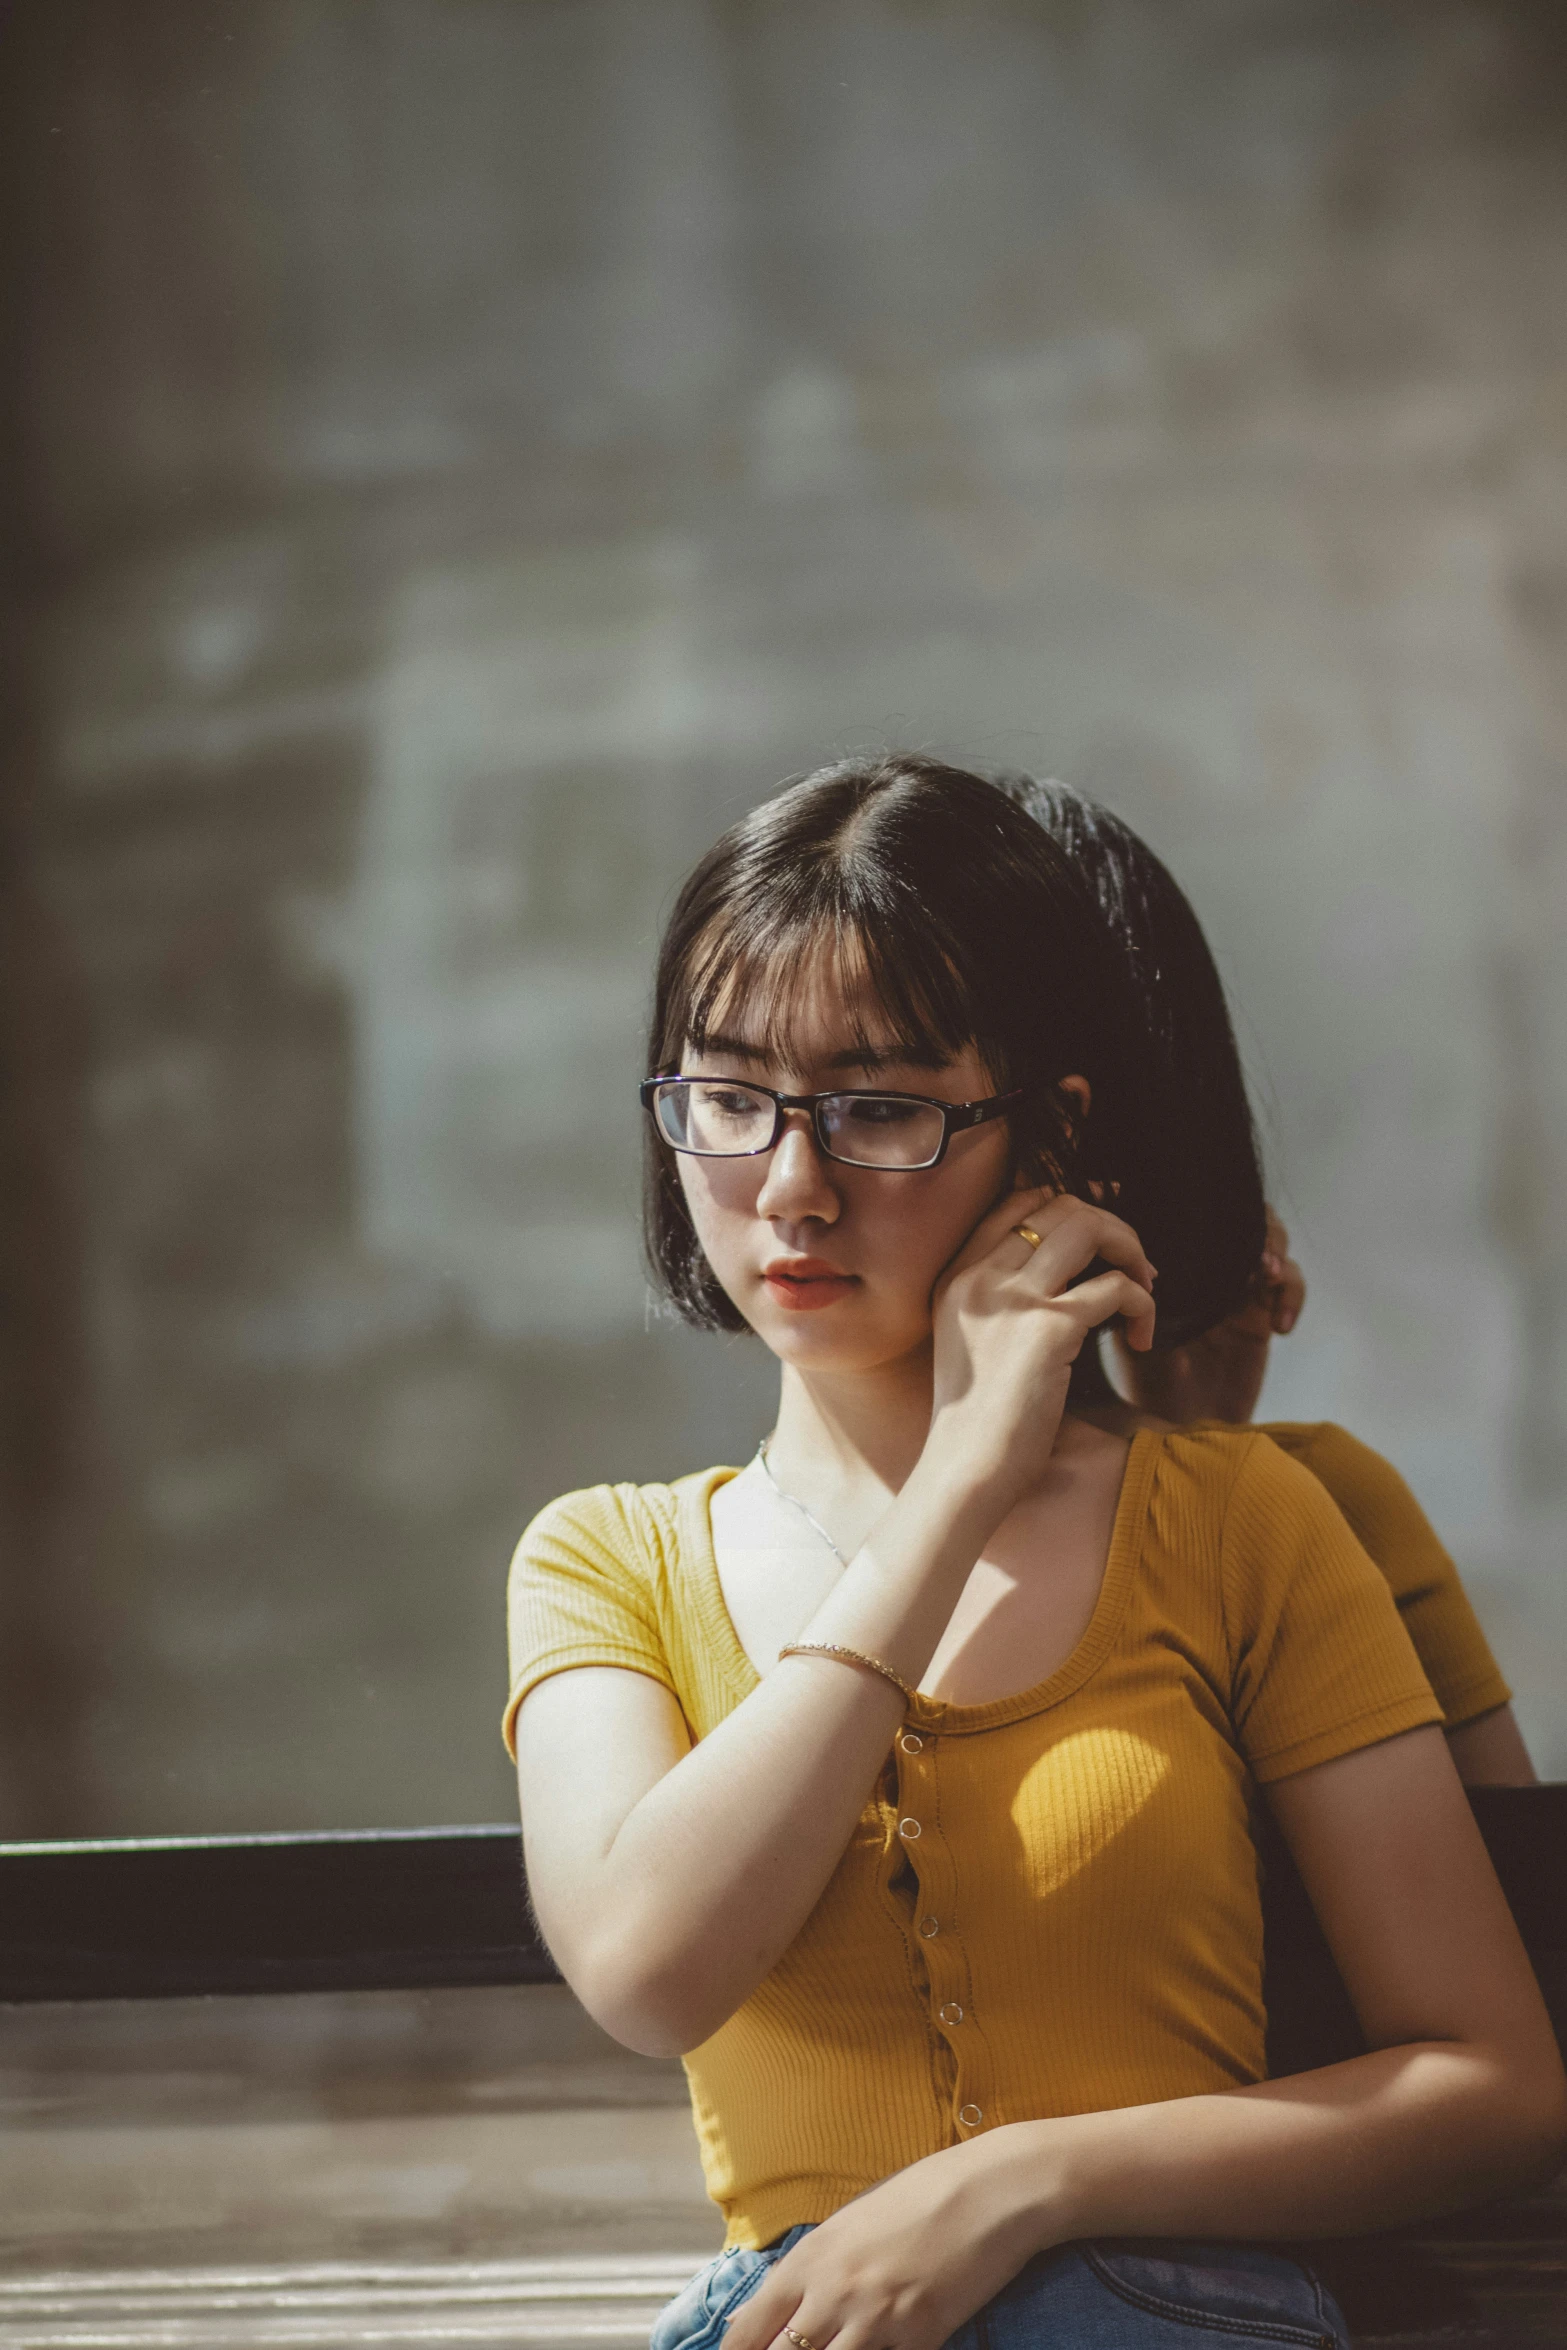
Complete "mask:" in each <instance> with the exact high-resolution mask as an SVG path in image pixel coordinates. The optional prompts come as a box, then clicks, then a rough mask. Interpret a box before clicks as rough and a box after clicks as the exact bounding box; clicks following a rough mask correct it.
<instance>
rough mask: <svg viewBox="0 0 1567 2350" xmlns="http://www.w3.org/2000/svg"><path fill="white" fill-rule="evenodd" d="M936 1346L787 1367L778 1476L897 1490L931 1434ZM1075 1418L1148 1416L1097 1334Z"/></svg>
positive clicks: (1078, 1374)
mask: <svg viewBox="0 0 1567 2350" xmlns="http://www.w3.org/2000/svg"><path fill="white" fill-rule="evenodd" d="M930 1406H931V1359H930V1352H929V1349H928V1348H927V1349H925V1350H923V1351H922V1352H920V1353H919V1354H917V1355H912V1356H909V1357H907V1358H905V1359H904V1360H903V1361H902V1362H898V1363H889V1364H886V1365H883V1366H882V1367H881V1368H879V1369H878V1370H875V1371H865V1372H857V1373H847V1374H840V1375H838V1376H833V1375H831V1374H826V1375H823V1374H820V1373H813V1372H810V1371H802V1370H800V1369H798V1368H797V1367H796V1366H795V1365H793V1364H791V1363H786V1364H785V1365H784V1367H783V1378H782V1383H781V1386H780V1389H779V1397H778V1418H777V1421H776V1423H775V1425H774V1429H773V1433H772V1435H771V1437H770V1438H769V1440H768V1446H767V1458H768V1462H769V1465H770V1466H771V1467H772V1469H773V1471H774V1473H775V1475H776V1476H777V1478H778V1480H779V1482H780V1483H781V1484H782V1485H784V1486H785V1487H786V1488H787V1487H791V1486H794V1487H800V1488H806V1489H809V1490H810V1491H811V1492H812V1493H814V1494H816V1495H818V1496H821V1497H823V1498H824V1499H825V1497H826V1495H827V1494H828V1493H830V1492H831V1491H832V1490H833V1489H834V1488H836V1489H837V1490H838V1492H839V1493H841V1494H843V1495H844V1496H845V1497H847V1495H848V1494H850V1493H852V1492H854V1491H855V1490H856V1489H858V1490H859V1491H860V1492H862V1493H863V1492H864V1491H865V1489H866V1488H870V1487H880V1488H882V1489H883V1490H884V1491H885V1492H887V1493H889V1494H893V1493H897V1492H898V1491H899V1490H900V1489H901V1487H902V1485H903V1483H904V1481H905V1479H906V1478H907V1477H908V1475H909V1472H910V1471H911V1469H912V1468H913V1467H914V1464H915V1462H916V1461H917V1460H918V1459H919V1457H920V1454H921V1452H922V1451H923V1450H924V1447H925V1439H926V1437H927V1436H928V1435H929V1433H930ZM1067 1414H1068V1416H1069V1418H1072V1419H1081V1420H1087V1421H1089V1422H1091V1423H1092V1424H1093V1425H1095V1426H1097V1427H1100V1428H1104V1429H1107V1430H1108V1431H1109V1432H1111V1433H1113V1434H1116V1435H1129V1434H1130V1433H1131V1432H1132V1430H1133V1429H1134V1428H1136V1427H1137V1426H1139V1425H1140V1424H1142V1422H1143V1419H1144V1415H1143V1414H1141V1413H1139V1412H1137V1411H1136V1410H1135V1409H1133V1408H1131V1407H1129V1406H1128V1405H1127V1404H1126V1403H1124V1402H1123V1400H1122V1399H1121V1397H1120V1396H1119V1395H1117V1393H1116V1391H1115V1389H1114V1388H1113V1387H1112V1386H1111V1384H1110V1382H1109V1380H1108V1378H1107V1377H1106V1376H1105V1371H1104V1367H1103V1365H1102V1363H1101V1362H1100V1359H1099V1350H1098V1348H1097V1346H1095V1345H1094V1344H1093V1343H1092V1341H1091V1340H1090V1342H1089V1344H1088V1345H1086V1346H1085V1347H1084V1349H1083V1352H1082V1353H1081V1354H1080V1355H1079V1357H1078V1359H1077V1362H1076V1363H1075V1364H1074V1366H1073V1370H1072V1384H1071V1388H1070V1390H1069V1393H1068V1398H1067Z"/></svg>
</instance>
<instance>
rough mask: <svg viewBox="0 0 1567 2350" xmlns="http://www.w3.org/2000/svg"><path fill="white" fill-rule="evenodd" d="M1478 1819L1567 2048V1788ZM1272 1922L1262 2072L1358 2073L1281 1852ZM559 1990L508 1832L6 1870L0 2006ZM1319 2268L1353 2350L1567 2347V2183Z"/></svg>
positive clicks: (1380, 2241)
mask: <svg viewBox="0 0 1567 2350" xmlns="http://www.w3.org/2000/svg"><path fill="white" fill-rule="evenodd" d="M1473 1801H1474V1808H1475V1813H1476V1816H1477V1818H1478V1820H1479V1823H1480V1827H1481V1830H1482V1832H1483V1834H1484V1836H1485V1839H1486V1843H1487V1845H1488V1847H1489V1848H1490V1851H1491V1855H1492V1858H1493V1860H1494V1862H1495V1864H1496V1867H1497V1871H1498V1874H1499V1875H1500V1877H1501V1880H1502V1883H1503V1885H1504V1887H1505V1889H1506V1891H1507V1895H1508V1898H1509V1900H1510V1901H1511V1903H1512V1906H1513V1911H1514V1915H1515V1916H1516V1917H1517V1919H1518V1923H1519V1926H1520V1929H1521V1931H1522V1933H1523V1936H1524V1939H1525V1941H1526V1943H1527V1944H1528V1947H1529V1951H1530V1954H1531V1957H1532V1958H1533V1961H1534V1964H1535V1968H1536V1971H1537V1973H1538V1975H1539V1977H1540V1981H1541V1984H1542V1986H1543V1988H1544V1991H1545V1995H1546V1998H1547V2001H1548V2002H1549V2004H1550V2006H1551V2011H1552V2015H1553V2019H1554V2020H1555V2022H1556V2026H1557V2030H1558V2033H1559V2034H1562V2033H1563V2032H1564V2030H1567V1786H1552V1787H1540V1788H1489V1789H1481V1790H1477V1791H1476V1792H1475V1794H1474V1797H1473ZM1264 1907H1265V1919H1266V1935H1267V1939H1266V1950H1267V1990H1268V2006H1269V2016H1270V2032H1269V2052H1270V2062H1271V2065H1272V2069H1273V2070H1274V2071H1275V2072H1277V2073H1286V2072H1295V2071H1300V2070H1303V2069H1306V2068H1307V2067H1309V2066H1311V2065H1313V2064H1319V2063H1325V2062H1329V2061H1331V2060H1333V2059H1334V2058H1336V2057H1341V2056H1345V2055H1348V2054H1352V2053H1354V2052H1355V2051H1356V2050H1357V2049H1358V2048H1359V2047H1360V2046H1361V2044H1362V2043H1361V2041H1360V2038H1359V2035H1358V2032H1357V2030H1356V2027H1355V2022H1354V2017H1353V2015H1352V2013H1351V2011H1350V2008H1349V2004H1348V2001H1347V1999H1346V1997H1345V1994H1344V1990H1343V1987H1342V1985H1341V1983H1340V1982H1339V1979H1338V1976H1337V1973H1336V1971H1335V1969H1334V1967H1333V1964H1332V1961H1331V1959H1330V1957H1329V1955H1328V1952H1327V1950H1326V1947H1325V1945H1324V1943H1323V1940H1322V1936H1321V1933H1320V1931H1319V1929H1318V1927H1317V1924H1316V1920H1315V1918H1314V1916H1313V1914H1312V1911H1311V1908H1310V1905H1309V1903H1308V1902H1307V1900H1306V1898H1305V1894H1304V1892H1303V1890H1302V1888H1301V1885H1300V1882H1299V1879H1298V1878H1297V1877H1296V1875H1295V1872H1294V1869H1293V1867H1292V1865H1291V1864H1290V1862H1289V1858H1288V1855H1287V1854H1286V1853H1285V1852H1284V1850H1283V1847H1282V1846H1281V1845H1278V1844H1276V1843H1274V1844H1271V1845H1270V1846H1269V1847H1268V1848H1267V1850H1266V1853H1265V1893H1264ZM556 1980H558V1977H557V1975H556V1971H555V1968H554V1966H553V1965H552V1963H551V1961H550V1958H549V1954H548V1952H547V1951H546V1950H545V1949H544V1947H543V1945H542V1943H541V1942H540V1941H539V1939H538V1936H537V1934H536V1933H535V1931H534V1928H533V1925H532V1921H531V1918H530V1916H529V1911H528V1905H527V1898H526V1892H525V1887H524V1883H523V1874H522V1856H521V1849H520V1839H519V1837H518V1834H517V1831H516V1830H515V1829H514V1828H509V1827H504V1828H503V1827H495V1828H486V1827H478V1828H456V1829H437V1830H411V1831H401V1832H377V1833H366V1834H348V1835H317V1836H263V1837H247V1838H215V1839H180V1840H173V1841H167V1842H164V1841H152V1842H136V1843H116V1844H78V1845H48V1846H11V1847H5V1848H0V2000H3V2001H12V2002H18V2001H36V2000H54V2001H59V2000H95V1999H129V1998H157V1997H169V1996H176V1995H180V1994H191V1993H197V1994H212V1993H225V1992H228V1993H240V1992H270V1991H276V1992H297V1991H310V1990H382V1989H385V1990H401V1989H417V1988H425V1987H430V1988H434V1987H447V1988H449V1987H453V1986H460V1985H464V1984H471V1985H479V1984H491V1985H493V1984H528V1983H548V1982H554V1981H556ZM1314 2257H1316V2258H1318V2259H1319V2261H1320V2262H1321V2264H1322V2265H1323V2266H1324V2267H1325V2268H1326V2269H1327V2270H1329V2272H1330V2273H1331V2275H1332V2278H1333V2281H1334V2283H1335V2285H1336V2286H1337V2288H1338V2290H1339V2291H1340V2294H1341V2296H1342V2298H1343V2300H1344V2303H1345V2307H1346V2310H1347V2311H1348V2313H1349V2315H1350V2318H1351V2322H1352V2324H1353V2326H1354V2328H1355V2332H1356V2338H1357V2341H1365V2342H1367V2343H1379V2344H1386V2345H1387V2346H1388V2350H1393V2345H1395V2344H1396V2345H1398V2346H1399V2350H1545V2346H1546V2345H1549V2346H1550V2350H1563V2346H1564V2345H1567V2181H1564V2182H1559V2183H1558V2185H1557V2187H1556V2188H1554V2189H1551V2190H1547V2191H1544V2192H1541V2193H1539V2194H1536V2195H1532V2196H1529V2197H1525V2198H1519V2199H1516V2200H1514V2201H1511V2202H1508V2203H1506V2204H1503V2205H1492V2206H1489V2207H1486V2208H1480V2209H1475V2210H1471V2211H1467V2212H1464V2213H1462V2214H1459V2215H1456V2216H1454V2217H1450V2218H1448V2219H1445V2220H1443V2221H1440V2222H1437V2223H1433V2224H1431V2225H1428V2226H1426V2227H1422V2228H1419V2229H1416V2230H1411V2231H1409V2232H1407V2233H1404V2234H1400V2235H1398V2236H1391V2237H1389V2236H1381V2237H1374V2238H1366V2239H1362V2240H1359V2241H1357V2242H1354V2243H1350V2244H1342V2243H1341V2244H1335V2245H1332V2246H1325V2247H1318V2248H1316V2250H1315V2252H1314Z"/></svg>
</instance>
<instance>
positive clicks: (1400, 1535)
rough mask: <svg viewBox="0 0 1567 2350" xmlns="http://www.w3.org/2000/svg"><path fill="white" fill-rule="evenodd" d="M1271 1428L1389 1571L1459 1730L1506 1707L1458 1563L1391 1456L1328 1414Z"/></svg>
mask: <svg viewBox="0 0 1567 2350" xmlns="http://www.w3.org/2000/svg"><path fill="white" fill-rule="evenodd" d="M1262 1433H1263V1434H1264V1435H1266V1436H1269V1437H1271V1439H1272V1440H1273V1442H1274V1443H1275V1444H1278V1445H1281V1446H1282V1447H1283V1449H1284V1450H1285V1451H1286V1452H1288V1453H1289V1454H1290V1455H1291V1456H1292V1458H1294V1459H1295V1460H1297V1461H1299V1462H1300V1464H1301V1466H1302V1467H1303V1468H1306V1469H1309V1470H1310V1471H1311V1474H1312V1475H1313V1477H1315V1478H1316V1479H1317V1481H1318V1483H1319V1484H1320V1485H1322V1486H1324V1487H1325V1488H1326V1489H1327V1491H1328V1492H1329V1493H1330V1494H1331V1495H1332V1497H1333V1499H1334V1501H1335V1502H1337V1504H1338V1506H1339V1508H1340V1510H1341V1511H1342V1512H1343V1514H1344V1518H1345V1521H1346V1523H1347V1524H1348V1526H1349V1529H1350V1532H1351V1533H1352V1534H1353V1535H1354V1536H1355V1539H1356V1540H1357V1541H1358V1542H1359V1543H1360V1544H1361V1546H1362V1548H1363V1549H1364V1550H1365V1552H1366V1554H1367V1556H1368V1557H1369V1558H1370V1560H1371V1562H1372V1564H1373V1566H1375V1567H1377V1568H1378V1569H1379V1570H1380V1572H1381V1573H1382V1575H1383V1576H1384V1577H1385V1578H1386V1581H1387V1585H1388V1588H1389V1590H1390V1591H1391V1592H1392V1594H1393V1600H1394V1604H1395V1606H1396V1607H1397V1609H1398V1612H1399V1614H1400V1616H1401V1617H1402V1618H1403V1622H1404V1629H1405V1630H1406V1631H1407V1632H1408V1634H1409V1637H1410V1639H1411V1640H1412V1641H1413V1642H1414V1645H1415V1654H1416V1655H1417V1656H1418V1657H1419V1659H1420V1662H1421V1664H1422V1666H1423V1667H1424V1668H1425V1673H1426V1678H1427V1679H1428V1680H1429V1682H1430V1684H1431V1686H1432V1688H1433V1689H1434V1690H1435V1692H1436V1695H1437V1698H1438V1700H1439V1702H1440V1704H1441V1707H1442V1711H1443V1714H1444V1715H1445V1716H1446V1719H1447V1726H1448V1728H1449V1729H1450V1730H1456V1729H1457V1728H1459V1727H1460V1725H1461V1724H1463V1723H1465V1722H1472V1721H1476V1720H1478V1718H1479V1717H1480V1715H1481V1714H1488V1713H1494V1712H1495V1710H1496V1708H1497V1707H1498V1706H1501V1705H1506V1704H1507V1702H1508V1700H1509V1699H1510V1698H1511V1696H1512V1691H1511V1689H1509V1687H1508V1686H1507V1683H1506V1681H1505V1680H1504V1679H1503V1678H1502V1674H1501V1671H1500V1669H1499V1667H1498V1665H1497V1662H1496V1659H1495V1657H1494V1656H1493V1655H1492V1654H1491V1650H1490V1646H1489V1644H1488V1642H1487V1640H1486V1637H1485V1634H1484V1632H1482V1631H1481V1629H1480V1622H1479V1618H1478V1617H1477V1616H1476V1614H1475V1612H1474V1609H1473V1608H1472V1607H1471V1605H1470V1604H1469V1596H1468V1593H1467V1592H1466V1591H1465V1590H1464V1587H1463V1584H1462V1583H1461V1582H1460V1580H1459V1576H1458V1569H1457V1567H1456V1566H1455V1565H1454V1564H1453V1561H1452V1559H1451V1558H1450V1557H1449V1556H1448V1554H1447V1552H1446V1551H1445V1550H1444V1549H1443V1547H1442V1544H1441V1543H1440V1542H1439V1541H1438V1539H1437V1534H1436V1529H1435V1527H1434V1526H1433V1525H1432V1524H1431V1521H1430V1519H1429V1518H1428V1517H1427V1516H1426V1514H1425V1511H1424V1510H1423V1509H1422V1508H1421V1507H1420V1504H1419V1502H1418V1501H1416V1499H1415V1497H1414V1495H1413V1494H1412V1493H1411V1492H1410V1490H1409V1487H1408V1486H1407V1485H1406V1484H1405V1482H1404V1480H1403V1478H1402V1477H1401V1476H1400V1475H1399V1473H1398V1471H1397V1470H1396V1469H1395V1468H1394V1466H1393V1464H1392V1462H1391V1461H1386V1460H1384V1459H1383V1458H1382V1455H1381V1454H1380V1453H1379V1452H1373V1451H1372V1449H1371V1447H1370V1445H1369V1444H1362V1443H1361V1442H1360V1439H1359V1438H1358V1437H1356V1436H1351V1434H1350V1433H1349V1430H1348V1429H1347V1428H1339V1427H1335V1426H1334V1424H1333V1422H1332V1421H1330V1420H1325V1421H1323V1422H1321V1423H1320V1424H1319V1425H1316V1426H1312V1425H1305V1424H1302V1425H1293V1424H1292V1425H1284V1426H1279V1427H1273V1428H1265V1429H1264V1430H1263V1431H1262Z"/></svg>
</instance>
